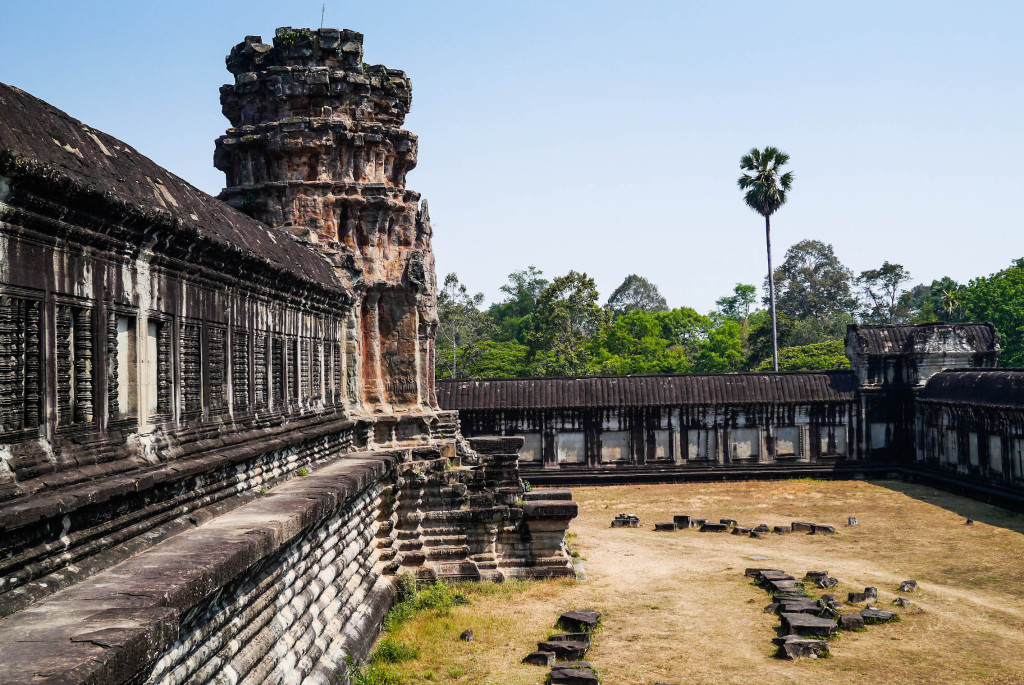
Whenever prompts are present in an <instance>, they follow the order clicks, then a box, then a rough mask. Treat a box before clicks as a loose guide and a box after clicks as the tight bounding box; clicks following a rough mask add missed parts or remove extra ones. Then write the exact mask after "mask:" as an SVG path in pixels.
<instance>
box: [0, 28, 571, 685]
mask: <svg viewBox="0 0 1024 685" xmlns="http://www.w3.org/2000/svg"><path fill="white" fill-rule="evenodd" d="M343 35H344V36H345V37H346V38H345V42H344V43H340V42H338V41H339V40H340V37H342V36H343ZM311 41H312V42H311ZM332 41H333V42H332ZM276 42H277V43H278V45H277V46H276V47H273V48H271V47H270V46H263V45H262V44H261V43H260V42H259V41H258V40H247V41H246V42H245V43H243V44H242V45H240V46H239V47H238V48H236V50H234V51H233V52H232V55H231V56H230V57H229V59H228V61H229V66H230V67H231V68H232V71H233V73H236V74H237V75H238V76H239V78H238V79H236V84H235V85H234V86H229V87H226V88H225V90H224V92H223V99H224V104H225V111H226V113H227V114H228V115H229V117H235V116H236V115H237V116H238V117H240V119H238V120H237V121H236V120H235V119H234V118H232V123H233V126H236V127H237V128H232V129H231V130H229V132H228V135H227V136H225V137H224V138H223V139H222V140H221V141H219V143H218V162H219V163H222V162H223V163H226V164H227V167H228V170H229V186H230V187H229V188H228V189H227V190H226V191H225V197H226V198H227V199H229V200H230V201H232V202H234V203H235V204H238V205H239V206H240V207H241V208H242V209H243V210H246V211H249V212H250V213H252V214H255V215H259V216H260V217H261V218H263V219H265V220H267V221H269V222H271V223H272V224H273V225H270V226H268V225H267V224H264V223H261V222H259V221H256V220H254V219H252V218H249V217H246V216H245V215H243V214H241V213H239V212H238V211H236V210H233V209H232V208H231V207H229V206H228V205H227V204H225V203H224V202H221V201H219V200H216V199H214V198H211V197H209V196H207V195H205V194H203V193H201V192H200V191H198V190H196V189H195V188H193V187H192V186H190V185H188V184H187V183H186V182H184V181H182V180H181V179H179V178H177V177H175V176H174V175H173V174H170V173H169V172H167V171H166V170H164V169H161V168H160V167H158V166H157V165H155V164H154V163H153V162H152V161H150V160H148V159H146V158H145V157H143V156H142V155H140V154H139V153H138V152H136V151H135V150H133V149H132V148H131V147H130V146H128V145H126V144H125V143H123V142H121V141H119V140H117V139H115V138H112V137H111V136H108V135H106V134H104V133H102V132H100V131H95V130H93V129H91V128H89V127H88V126H86V125H84V124H82V123H81V122H78V121H76V120H74V119H72V118H71V117H69V116H68V115H66V114H65V113H63V112H60V111H59V110H56V109H54V108H53V107H50V106H49V105H47V104H46V103H43V102H41V101H39V100H37V99H35V98H33V97H32V96H30V95H28V94H26V93H23V92H21V91H19V90H17V89H16V88H12V87H10V86H6V85H3V84H0V114H2V116H0V654H2V655H3V658H0V682H3V683H22V682H25V683H29V682H31V683H43V682H62V683H123V682H133V683H138V682H147V681H148V682H167V683H170V682H196V683H206V682H236V681H237V682H252V683H257V682H299V681H302V682H310V683H312V682H328V681H331V680H333V679H334V677H335V675H336V674H337V673H338V672H339V670H340V669H341V668H342V661H343V657H344V656H345V655H351V656H354V657H356V658H359V657H361V656H363V654H364V653H365V651H366V649H367V648H368V646H369V645H370V644H371V642H372V640H373V638H374V636H375V635H376V632H377V630H378V629H379V626H380V621H381V618H382V616H383V614H384V612H385V611H386V610H387V608H388V606H389V604H390V602H391V600H392V598H393V595H394V585H395V582H394V578H395V576H396V575H397V574H399V573H412V574H415V575H416V576H417V577H419V578H422V579H425V580H432V579H436V578H473V579H494V580H500V579H501V578H503V577H509V576H516V575H531V576H538V577H550V576H557V575H568V574H571V573H572V567H571V564H570V562H569V557H568V554H567V552H566V550H565V548H564V543H563V538H564V532H565V529H566V527H567V526H568V522H569V520H570V519H571V518H572V517H573V516H574V515H575V513H576V510H575V505H574V504H573V503H572V502H561V503H559V504H558V505H552V506H550V507H544V506H543V505H544V504H545V503H544V502H539V503H531V506H530V507H529V509H530V513H526V512H525V508H524V507H523V506H520V505H521V496H522V493H523V487H522V483H521V481H520V479H519V474H518V469H517V462H516V458H515V454H514V449H513V448H514V447H515V445H513V444H511V443H509V442H508V441H499V446H500V447H501V449H502V450H505V451H504V452H502V451H501V450H498V452H495V451H494V450H493V449H492V450H491V451H490V452H486V450H485V452H484V453H482V454H477V453H476V452H475V451H474V450H473V449H472V448H471V447H470V446H469V444H468V443H467V442H466V441H465V440H464V439H463V438H462V437H461V435H460V433H459V427H458V418H457V415H456V414H455V413H454V412H444V411H440V410H438V409H437V407H436V400H435V397H434V387H433V334H434V326H435V323H436V315H435V311H434V309H435V304H434V297H435V289H436V283H435V277H434V271H433V256H432V252H431V246H430V223H429V216H428V214H427V208H426V204H425V203H421V202H420V201H419V196H418V195H417V194H416V193H413V192H412V191H408V190H406V189H405V188H404V176H405V173H406V172H407V171H408V170H409V169H411V168H412V167H413V166H414V164H415V137H414V136H413V135H412V134H410V133H407V132H405V131H402V130H401V129H399V128H398V126H400V124H401V120H402V117H404V114H405V112H406V111H407V109H408V106H409V97H408V94H409V85H408V80H407V79H405V77H404V75H401V74H400V72H394V71H392V70H387V69H384V68H383V67H373V68H365V67H364V65H363V64H362V61H361V56H362V53H361V36H359V35H358V34H355V33H352V32H344V33H343V32H338V31H333V32H332V31H330V30H323V31H319V32H313V33H311V32H302V31H300V32H291V31H282V32H279V33H278V36H277V38H276ZM264 53H265V54H264ZM261 55H262V56H261ZM353 55H356V57H355V58H353ZM242 67H244V68H242ZM325 69H326V71H325ZM325 74H326V76H325ZM250 77H252V78H250ZM324 79H325V80H324ZM325 84H326V87H322V86H325ZM311 98H312V100H317V99H318V98H319V100H318V102H319V104H320V105H323V107H322V109H317V108H311V101H312V100H311ZM236 105H237V107H236ZM311 113H312V116H310V114H311ZM300 115H302V116H301V117H300ZM296 117H299V118H298V119H297V118H296ZM302 117H305V118H302ZM307 134H308V135H307ZM314 148H315V149H314ZM225 160H227V161H226V162H225ZM346 169H348V171H346ZM235 171H238V173H239V174H242V175H241V176H233V175H232V174H234V173H235ZM350 172H351V173H350ZM245 174H249V175H248V176H245ZM239 198H240V199H239ZM513 442H514V441H513ZM517 444H518V443H517ZM484 446H485V447H486V443H484ZM381 449H386V450H387V451H385V452H381V451H380V450H381ZM509 450H511V451H509ZM499 452H500V454H499Z"/></svg>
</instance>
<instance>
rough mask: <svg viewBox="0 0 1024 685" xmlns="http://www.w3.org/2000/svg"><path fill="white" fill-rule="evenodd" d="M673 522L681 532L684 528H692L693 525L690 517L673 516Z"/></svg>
mask: <svg viewBox="0 0 1024 685" xmlns="http://www.w3.org/2000/svg"><path fill="white" fill-rule="evenodd" d="M672 521H673V523H675V524H676V528H678V529H679V530H683V529H684V528H689V527H690V526H691V524H692V521H691V519H690V517H689V516H682V515H679V516H673V517H672Z"/></svg>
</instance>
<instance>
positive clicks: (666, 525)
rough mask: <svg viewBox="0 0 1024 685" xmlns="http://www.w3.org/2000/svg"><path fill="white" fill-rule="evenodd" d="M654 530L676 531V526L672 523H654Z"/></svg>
mask: <svg viewBox="0 0 1024 685" xmlns="http://www.w3.org/2000/svg"><path fill="white" fill-rule="evenodd" d="M654 530H662V531H667V530H676V524H674V523H655V524H654Z"/></svg>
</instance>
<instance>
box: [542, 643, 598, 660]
mask: <svg viewBox="0 0 1024 685" xmlns="http://www.w3.org/2000/svg"><path fill="white" fill-rule="evenodd" d="M589 649H590V641H589V640H587V641H586V642H582V641H579V640H564V641H562V640H545V641H543V642H538V643H537V651H538V652H554V653H555V658H556V659H563V660H567V661H576V660H577V659H582V658H583V657H584V656H586V654H587V650H589Z"/></svg>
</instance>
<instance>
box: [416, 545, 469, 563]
mask: <svg viewBox="0 0 1024 685" xmlns="http://www.w3.org/2000/svg"><path fill="white" fill-rule="evenodd" d="M425 551H426V553H427V559H430V560H431V561H454V560H457V559H465V558H467V557H468V556H469V547H468V546H467V545H450V546H443V547H428V548H427V549H426V550H425Z"/></svg>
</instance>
